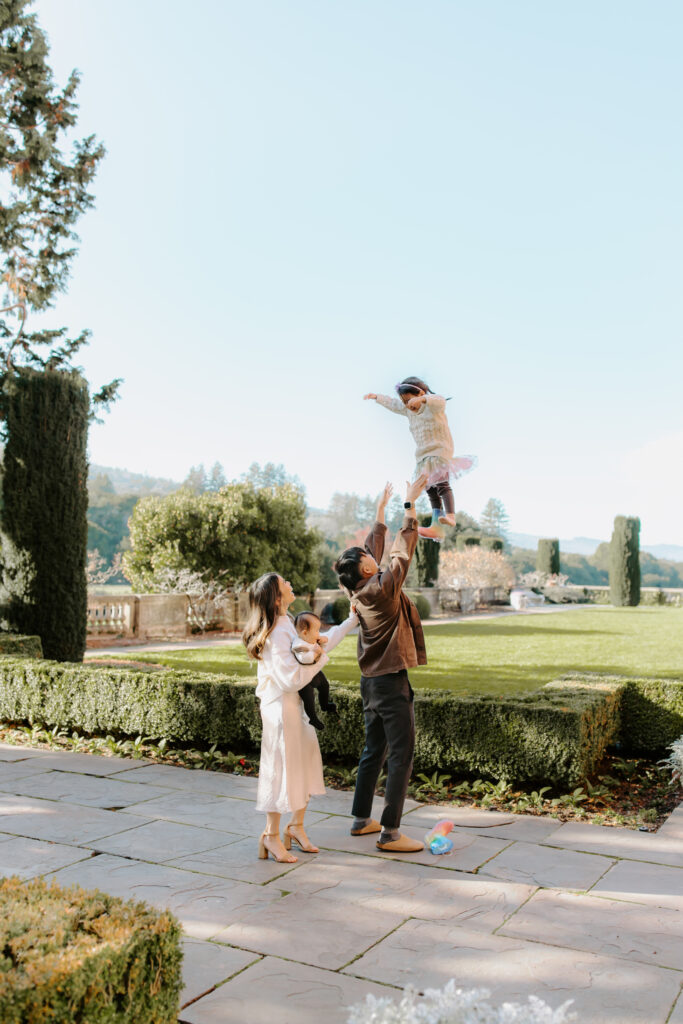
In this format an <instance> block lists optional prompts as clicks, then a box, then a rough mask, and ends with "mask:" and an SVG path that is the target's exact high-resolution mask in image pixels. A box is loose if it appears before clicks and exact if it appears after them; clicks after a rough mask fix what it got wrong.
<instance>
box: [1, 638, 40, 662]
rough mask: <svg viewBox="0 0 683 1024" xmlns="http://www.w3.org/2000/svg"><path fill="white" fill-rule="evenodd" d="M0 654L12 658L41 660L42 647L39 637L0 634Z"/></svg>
mask: <svg viewBox="0 0 683 1024" xmlns="http://www.w3.org/2000/svg"><path fill="white" fill-rule="evenodd" d="M0 654H8V655H9V656H10V657H12V658H42V656H43V645H42V644H41V642H40V637H39V636H17V634H16V633H0Z"/></svg>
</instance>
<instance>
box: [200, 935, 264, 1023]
mask: <svg viewBox="0 0 683 1024" xmlns="http://www.w3.org/2000/svg"><path fill="white" fill-rule="evenodd" d="M182 947H183V990H182V992H181V993H180V1005H181V1006H185V1005H186V1004H187V1003H189V1002H194V1000H195V999H198V998H199V997H200V996H203V995H206V994H207V993H208V992H210V991H212V989H214V988H215V987H216V986H217V985H220V984H221V983H222V982H224V981H225V980H226V979H227V978H231V977H232V976H233V975H234V974H237V972H238V971H243V970H244V968H245V967H247V966H248V965H249V964H252V963H254V962H255V961H256V960H257V959H259V958H257V957H255V955H254V954H253V953H245V952H244V951H243V950H241V949H233V948H232V947H231V946H220V945H218V943H216V942H203V941H202V940H201V939H183V941H182Z"/></svg>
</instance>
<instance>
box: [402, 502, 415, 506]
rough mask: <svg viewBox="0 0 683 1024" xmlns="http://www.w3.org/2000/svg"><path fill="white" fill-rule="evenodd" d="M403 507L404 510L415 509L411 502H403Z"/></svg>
mask: <svg viewBox="0 0 683 1024" xmlns="http://www.w3.org/2000/svg"><path fill="white" fill-rule="evenodd" d="M403 507H404V508H415V506H414V505H413V503H412V501H404V502H403Z"/></svg>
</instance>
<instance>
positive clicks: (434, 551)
mask: <svg viewBox="0 0 683 1024" xmlns="http://www.w3.org/2000/svg"><path fill="white" fill-rule="evenodd" d="M431 521H432V517H431V515H428V516H422V517H421V518H420V524H421V525H422V526H429V525H430V524H431ZM440 553H441V545H440V544H437V543H435V542H434V541H433V540H428V539H426V538H425V539H424V540H418V542H417V547H416V549H415V566H416V568H417V582H418V586H420V587H433V586H434V584H435V583H436V581H437V579H438V578H439V555H440Z"/></svg>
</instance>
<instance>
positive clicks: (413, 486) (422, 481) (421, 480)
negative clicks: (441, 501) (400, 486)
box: [406, 473, 428, 511]
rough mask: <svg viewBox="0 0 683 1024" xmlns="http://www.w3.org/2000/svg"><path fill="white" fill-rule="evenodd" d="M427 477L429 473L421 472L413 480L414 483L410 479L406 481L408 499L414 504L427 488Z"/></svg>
mask: <svg viewBox="0 0 683 1024" xmlns="http://www.w3.org/2000/svg"><path fill="white" fill-rule="evenodd" d="M427 477H428V474H427V473H420V475H419V476H418V477H416V479H415V480H413V482H412V483H410V481H408V482H407V483H406V501H410V502H412V503H413V504H415V502H416V501H417V499H418V498H419V497H420V495H421V494H422V492H423V491H424V489H425V486H426V484H427ZM406 511H410V510H406Z"/></svg>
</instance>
